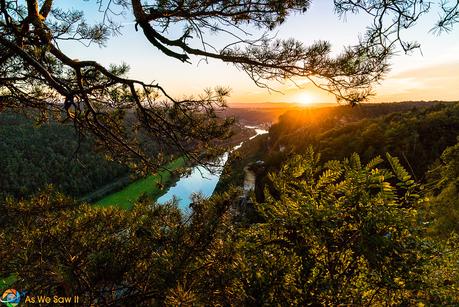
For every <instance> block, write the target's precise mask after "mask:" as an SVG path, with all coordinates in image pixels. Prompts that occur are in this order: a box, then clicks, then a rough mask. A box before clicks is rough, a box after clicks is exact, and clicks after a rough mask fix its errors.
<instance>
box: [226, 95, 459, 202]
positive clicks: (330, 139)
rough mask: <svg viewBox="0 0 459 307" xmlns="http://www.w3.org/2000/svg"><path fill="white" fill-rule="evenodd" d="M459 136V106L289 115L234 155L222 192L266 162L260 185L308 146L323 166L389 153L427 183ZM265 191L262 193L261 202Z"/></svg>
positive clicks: (370, 106) (365, 107) (414, 104)
mask: <svg viewBox="0 0 459 307" xmlns="http://www.w3.org/2000/svg"><path fill="white" fill-rule="evenodd" d="M457 131H459V106H458V105H457V104H455V103H439V102H404V103H386V104H363V105H359V106H357V107H350V106H340V107H326V108H313V109H303V110H295V111H289V112H286V113H285V114H283V115H281V116H280V117H279V122H278V123H276V124H274V125H273V126H272V127H271V128H270V130H269V135H264V136H261V137H259V138H257V139H254V140H251V141H250V142H246V143H245V144H244V145H243V146H242V148H241V149H240V150H238V152H235V153H233V155H232V157H231V158H232V159H231V160H230V161H232V162H231V163H230V164H228V165H227V167H226V171H225V174H224V176H223V178H222V182H221V183H220V185H219V189H222V190H224V189H225V188H226V187H227V186H228V185H229V184H231V183H232V184H236V185H238V186H240V185H241V184H242V179H243V175H241V174H242V173H243V172H242V169H243V168H244V167H245V166H247V165H248V164H249V163H253V162H256V161H259V160H263V162H264V167H263V168H260V167H258V168H257V172H258V174H259V179H260V180H258V183H259V184H260V182H262V181H263V178H264V177H265V176H266V175H267V173H269V172H270V171H274V172H276V171H278V170H279V168H280V165H281V164H282V163H283V162H285V161H286V160H287V159H288V158H289V157H290V156H291V155H292V154H299V153H302V152H305V151H306V150H307V149H308V147H309V146H313V147H314V149H315V150H316V151H317V152H318V153H320V155H321V157H322V160H323V161H328V160H333V159H338V160H340V159H343V158H345V157H349V156H350V155H351V154H352V153H354V152H355V153H358V154H359V155H360V156H361V158H362V160H363V161H369V160H370V159H372V158H373V157H375V156H376V155H381V156H384V155H385V153H386V152H389V153H391V154H393V155H395V156H397V157H399V158H400V160H401V163H402V165H404V166H405V167H406V168H407V169H408V170H409V171H410V172H411V173H412V174H413V175H414V176H415V178H416V179H422V178H424V177H425V172H426V171H427V169H428V167H429V165H430V164H431V163H433V162H434V161H435V160H436V159H438V158H439V157H440V155H441V153H442V151H443V150H444V149H445V148H446V147H447V146H451V145H453V144H455V142H456V136H457ZM262 191H263V188H262V187H260V189H258V192H259V194H258V195H259V196H261V195H262Z"/></svg>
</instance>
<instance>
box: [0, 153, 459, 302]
mask: <svg viewBox="0 0 459 307" xmlns="http://www.w3.org/2000/svg"><path fill="white" fill-rule="evenodd" d="M386 160H387V161H388V162H389V163H388V164H389V165H391V169H390V170H389V169H384V168H379V165H380V164H381V162H382V159H381V158H379V157H377V158H375V159H373V160H372V161H371V162H370V163H368V164H366V165H365V164H362V163H361V162H360V159H359V157H358V155H353V156H352V157H351V158H350V159H345V160H344V161H342V162H340V161H329V162H328V163H326V164H325V165H322V164H321V163H320V161H319V157H318V156H317V155H315V154H314V153H313V152H312V150H309V151H308V152H306V153H305V154H304V155H303V156H296V157H294V158H292V159H291V160H290V161H289V162H288V163H286V164H284V165H283V166H282V169H281V171H280V172H279V173H278V174H271V175H270V180H271V181H272V183H273V186H274V187H275V190H274V191H272V192H268V191H267V192H266V193H267V197H266V199H267V201H266V202H265V203H258V204H256V207H255V209H256V210H257V211H258V214H259V215H260V216H261V217H262V220H261V221H260V222H257V223H248V224H247V223H245V222H243V223H241V222H237V221H238V219H236V220H235V219H233V218H234V212H235V211H234V210H235V208H237V206H236V207H235V204H234V200H235V199H237V197H236V196H237V193H234V192H231V191H230V192H229V193H227V194H224V195H222V196H214V197H213V198H212V199H210V200H203V199H200V198H199V197H198V198H196V199H195V200H194V202H193V204H192V208H193V211H192V213H191V216H188V217H186V216H183V215H182V213H181V212H180V210H179V209H178V208H177V207H176V206H175V205H174V204H168V205H164V206H159V205H156V204H153V203H151V201H148V200H146V199H144V200H143V201H141V202H140V203H138V204H136V205H135V206H134V207H133V208H132V210H129V211H125V210H120V209H119V208H114V207H107V208H100V207H91V206H88V205H80V204H76V203H74V202H73V201H71V200H70V199H68V198H65V197H64V196H62V195H60V194H58V193H54V192H52V191H49V190H48V191H44V193H43V194H41V195H40V196H37V197H35V198H33V199H31V200H29V201H19V202H15V201H13V200H10V201H9V202H8V203H7V204H6V206H5V208H4V209H3V211H4V212H5V215H4V218H3V219H2V220H0V224H1V225H0V226H1V227H0V229H1V230H0V237H1V239H2V242H5V243H4V246H3V248H2V250H1V251H0V255H1V257H2V259H3V262H2V264H3V265H2V267H0V276H10V275H11V274H12V273H16V275H17V280H16V282H15V283H14V285H13V286H14V287H15V288H17V289H28V290H29V291H30V292H31V293H34V294H47V295H49V294H56V293H59V294H61V295H63V294H65V295H71V294H76V295H80V297H81V299H82V301H84V302H85V303H87V304H90V303H96V304H102V305H105V304H107V305H113V304H117V305H122V304H127V303H129V304H136V305H137V306H140V305H149V306H152V305H158V306H159V305H175V306H176V305H180V304H182V305H238V306H254V305H338V304H354V305H361V304H367V305H383V304H389V305H414V304H416V303H422V304H428V303H429V302H431V303H434V304H443V303H449V304H457V303H459V297H457V295H456V293H457V292H456V290H455V287H456V284H455V283H454V282H451V281H452V280H454V278H455V277H456V276H457V272H458V271H457V263H456V262H455V261H456V260H457V258H455V255H457V248H455V247H454V245H450V247H449V249H448V248H446V247H443V246H441V245H437V244H434V243H433V242H430V241H428V240H427V239H424V237H423V231H424V227H423V226H422V224H421V223H419V221H418V219H419V217H420V215H419V213H418V212H419V211H418V210H419V209H420V208H422V206H423V202H424V198H423V197H422V195H419V194H418V192H419V186H418V185H417V184H416V183H414V181H413V180H412V179H411V177H410V176H409V175H408V174H407V172H406V170H404V168H403V167H402V166H401V165H400V162H399V161H398V159H397V158H394V157H392V156H390V155H387V157H386ZM439 264H442V266H441V267H439V266H438V265H439ZM428 276H433V277H434V278H427V277H428Z"/></svg>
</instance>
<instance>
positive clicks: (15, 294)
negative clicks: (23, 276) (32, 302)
mask: <svg viewBox="0 0 459 307" xmlns="http://www.w3.org/2000/svg"><path fill="white" fill-rule="evenodd" d="M20 301H21V293H19V291H16V290H15V289H8V290H6V291H5V292H3V295H2V299H1V300H0V302H2V303H3V304H5V305H6V306H8V307H15V306H17V305H19V302H20Z"/></svg>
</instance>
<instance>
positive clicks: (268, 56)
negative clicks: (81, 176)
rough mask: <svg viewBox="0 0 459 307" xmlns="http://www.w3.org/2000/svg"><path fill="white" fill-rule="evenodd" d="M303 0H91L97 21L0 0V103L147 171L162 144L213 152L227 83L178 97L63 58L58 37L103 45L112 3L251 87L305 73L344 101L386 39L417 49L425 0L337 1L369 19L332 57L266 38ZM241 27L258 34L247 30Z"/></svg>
mask: <svg viewBox="0 0 459 307" xmlns="http://www.w3.org/2000/svg"><path fill="white" fill-rule="evenodd" d="M310 2H311V1H309V0H295V1H277V0H259V1H188V0H184V1H177V0H169V1H146V2H144V3H142V2H141V1H140V0H131V1H127V0H116V1H99V2H98V3H99V5H100V10H102V11H103V12H104V18H103V20H101V21H100V22H99V23H97V24H94V25H89V24H88V23H87V22H86V21H85V19H84V12H82V11H65V10H62V9H60V8H59V7H58V6H57V4H56V3H55V2H54V1H52V0H44V1H39V0H27V1H25V2H24V3H23V2H18V1H9V0H1V1H0V13H1V17H0V30H1V33H0V50H1V57H0V110H1V109H3V108H15V109H18V110H24V109H35V110H41V111H42V117H43V118H45V117H46V116H48V115H49V113H50V112H51V113H52V114H54V115H55V116H57V117H59V118H60V119H61V120H63V121H65V120H70V121H72V122H73V123H74V124H75V127H76V128H77V130H78V131H79V133H80V134H83V133H85V132H88V131H89V132H91V133H93V134H94V135H96V136H97V137H98V138H99V141H100V142H102V143H103V144H104V145H105V148H106V149H107V150H108V151H109V152H110V153H111V155H112V157H113V158H116V159H118V158H119V157H130V159H129V161H130V162H133V165H135V164H137V163H138V162H143V163H144V164H148V165H149V166H152V167H153V169H155V168H158V167H159V166H160V165H163V164H164V162H165V160H167V158H166V156H165V155H164V153H165V152H166V153H167V152H168V151H169V150H170V149H174V150H179V151H180V152H182V153H183V154H185V155H186V156H187V157H188V158H189V159H191V160H193V161H195V162H198V161H200V162H202V161H203V160H205V159H203V156H204V157H207V156H209V155H210V156H212V155H216V154H218V153H220V152H221V150H217V149H215V146H209V142H210V140H212V139H216V138H217V139H218V138H225V137H226V136H227V134H228V132H227V131H228V129H227V128H228V126H229V125H230V122H231V121H221V120H218V119H217V116H216V115H215V112H214V109H215V108H219V107H222V106H223V105H224V97H225V96H227V95H228V93H229V92H228V89H223V88H218V89H215V90H208V91H206V92H205V93H204V94H203V95H200V96H198V97H196V98H190V99H185V100H177V99H175V98H173V97H171V96H170V95H168V93H167V91H166V90H165V89H163V88H162V87H161V86H160V85H159V84H147V83H144V82H141V81H138V80H133V79H129V78H127V77H126V72H127V71H128V66H127V65H120V66H115V65H112V66H110V67H103V66H102V65H100V64H98V63H96V62H95V61H92V60H82V61H79V60H74V59H71V58H69V57H68V56H67V55H66V54H65V53H64V52H63V51H62V50H61V49H60V48H59V42H60V41H63V40H66V41H74V42H83V43H86V44H91V43H96V44H100V45H103V43H104V42H105V41H106V40H107V39H108V38H109V37H110V36H111V35H112V34H113V33H118V32H119V30H120V26H119V25H118V24H116V23H115V22H114V21H113V18H112V17H113V15H114V14H115V13H114V11H115V9H119V10H121V12H123V13H127V14H132V15H133V17H134V18H135V21H136V24H135V27H136V29H137V30H142V31H143V33H144V35H145V37H146V39H147V40H148V41H149V42H150V43H151V44H152V45H153V46H154V47H155V48H158V49H159V50H161V51H162V52H163V53H164V54H166V55H167V56H170V57H173V58H176V59H178V60H180V61H182V62H189V61H190V60H191V56H197V57H204V58H215V59H219V60H222V61H225V62H229V63H233V64H234V65H236V66H237V67H238V68H240V69H241V70H243V71H244V72H246V73H247V74H248V75H249V76H250V77H251V78H252V79H253V81H254V82H255V83H256V84H257V85H259V86H262V87H268V85H267V83H266V81H268V80H281V79H289V78H297V77H302V78H308V79H309V80H311V81H312V82H314V84H316V85H317V86H319V87H321V88H323V89H325V90H327V91H330V92H332V93H333V94H335V95H336V97H337V98H338V99H339V100H343V101H346V102H349V103H351V104H355V103H358V102H360V101H363V100H365V99H366V98H367V97H368V96H369V95H371V85H372V84H373V83H374V82H377V81H378V80H380V79H381V78H382V77H383V75H384V73H385V72H386V71H387V69H388V59H389V57H390V55H391V54H392V53H393V52H394V51H395V46H396V44H397V43H398V44H399V45H400V46H401V47H402V49H403V50H404V51H406V52H408V51H410V50H412V49H413V48H416V47H417V46H418V44H416V43H409V42H405V41H404V40H403V36H402V30H404V29H406V28H410V27H412V26H413V25H414V24H415V22H416V21H418V20H419V18H421V17H422V16H423V15H425V14H426V13H427V12H428V11H429V10H430V8H431V3H430V2H428V3H427V2H425V1H422V0H411V1H382V0H371V1H349V0H336V1H335V2H334V3H335V9H336V12H337V13H338V14H340V15H342V16H344V15H346V14H347V13H356V12H364V13H365V14H369V15H370V16H372V17H373V18H374V22H373V24H372V25H371V26H370V28H369V30H368V32H367V35H366V36H365V37H364V38H363V39H362V40H361V42H360V43H359V44H358V45H356V46H349V47H347V48H345V50H344V51H343V52H342V54H340V55H338V56H336V57H333V56H331V54H330V50H331V48H330V44H329V43H328V42H316V43H314V44H312V45H311V46H305V45H304V44H302V43H301V42H298V41H296V40H294V39H290V40H277V39H274V38H272V37H270V36H269V33H268V32H269V31H270V30H273V29H274V28H275V27H277V26H278V25H280V24H281V23H282V22H283V21H284V20H285V18H287V17H288V15H289V14H291V13H294V12H299V13H303V12H305V11H307V10H308V8H309V5H310ZM441 3H442V9H443V11H444V16H443V17H442V18H441V21H440V22H439V23H438V25H437V29H444V30H450V29H451V28H452V27H453V25H454V24H455V23H456V22H457V21H458V4H457V3H456V4H454V1H451V3H449V2H448V1H442V2H441ZM177 24H178V25H183V27H184V30H183V33H182V35H181V36H180V37H169V36H168V35H167V30H168V29H169V28H170V27H171V26H172V25H177ZM246 24H247V25H249V26H255V27H258V28H260V29H264V30H266V31H267V32H266V34H265V35H262V36H261V37H259V38H258V39H250V36H249V33H248V32H247V30H246V27H245V25H246ZM211 32H214V33H215V32H216V33H218V34H219V35H225V34H226V35H229V36H230V37H232V38H233V40H234V41H233V43H231V44H229V45H227V46H225V47H223V48H220V49H217V48H216V47H214V46H211V45H210V44H209V43H208V42H207V38H208V35H209V34H210V33H211ZM193 37H195V39H197V40H198V41H200V42H201V43H202V47H201V48H197V47H192V46H194V45H193V44H192V43H193V42H194V40H193ZM130 110H135V115H136V120H135V121H134V122H131V121H130V122H129V124H128V125H126V124H125V123H124V120H125V118H126V113H129V111H130ZM62 112H63V114H62ZM131 120H132V119H131ZM126 126H130V127H133V128H131V129H126ZM137 129H140V130H143V131H146V132H147V133H148V135H149V136H150V137H151V138H152V139H154V140H155V142H156V143H157V144H158V147H159V148H161V149H162V150H161V152H160V153H159V154H157V155H156V156H154V157H148V155H145V154H144V152H143V151H142V150H141V147H139V146H137V145H138V140H136V137H135V134H134V132H135V131H136V130H137ZM120 153H121V155H120ZM202 153H205V154H204V155H201V154H202Z"/></svg>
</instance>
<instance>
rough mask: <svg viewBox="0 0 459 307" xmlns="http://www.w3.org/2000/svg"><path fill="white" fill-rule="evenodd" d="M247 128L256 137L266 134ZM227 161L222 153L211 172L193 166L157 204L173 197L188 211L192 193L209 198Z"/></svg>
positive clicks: (262, 131) (238, 146)
mask: <svg viewBox="0 0 459 307" xmlns="http://www.w3.org/2000/svg"><path fill="white" fill-rule="evenodd" d="M246 127H247V128H251V129H255V132H256V133H257V134H256V135H254V136H252V137H251V138H250V139H253V138H255V137H256V136H258V135H261V134H266V133H268V131H267V130H263V129H259V128H258V127H252V126H246ZM242 144H243V142H242V143H240V144H239V145H237V146H235V147H234V148H233V150H236V149H239V148H240V147H241V146H242ZM227 160H228V153H227V152H226V153H224V154H223V155H222V156H221V157H220V158H219V161H218V165H219V167H217V168H215V169H213V170H212V172H211V171H209V170H207V169H206V168H204V167H202V166H195V167H194V168H193V169H192V171H191V174H190V175H188V176H183V177H181V178H180V179H179V181H177V183H176V184H175V185H174V186H172V187H171V188H169V190H168V191H167V193H166V194H164V195H163V196H161V197H160V198H158V200H157V202H158V203H160V204H164V203H166V202H169V201H171V200H172V199H173V198H174V197H175V198H177V201H178V205H179V207H180V209H182V210H183V211H185V212H186V211H189V208H188V205H189V204H190V202H191V197H192V195H193V194H194V193H201V194H202V195H203V196H204V197H210V196H211V195H212V193H213V192H214V190H215V187H216V186H217V183H218V180H219V179H220V175H221V173H222V171H223V167H224V166H225V163H226V161H227Z"/></svg>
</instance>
